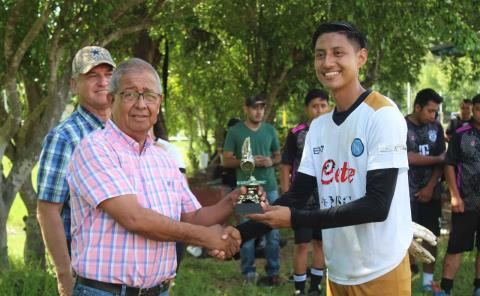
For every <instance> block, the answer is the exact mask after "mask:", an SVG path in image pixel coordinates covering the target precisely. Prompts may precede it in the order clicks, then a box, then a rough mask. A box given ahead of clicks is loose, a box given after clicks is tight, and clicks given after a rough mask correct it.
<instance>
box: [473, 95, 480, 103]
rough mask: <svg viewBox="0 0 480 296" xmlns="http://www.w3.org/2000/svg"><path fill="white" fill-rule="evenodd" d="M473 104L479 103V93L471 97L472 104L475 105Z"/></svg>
mask: <svg viewBox="0 0 480 296" xmlns="http://www.w3.org/2000/svg"><path fill="white" fill-rule="evenodd" d="M475 104H480V94H478V95H476V96H474V97H473V98H472V105H475Z"/></svg>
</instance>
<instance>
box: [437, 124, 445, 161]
mask: <svg viewBox="0 0 480 296" xmlns="http://www.w3.org/2000/svg"><path fill="white" fill-rule="evenodd" d="M437 123H438V132H437V139H438V142H439V143H438V146H437V147H438V150H437V151H435V152H436V154H435V155H440V154H442V153H443V152H445V150H447V146H446V144H445V136H444V135H443V127H442V125H441V124H440V122H437Z"/></svg>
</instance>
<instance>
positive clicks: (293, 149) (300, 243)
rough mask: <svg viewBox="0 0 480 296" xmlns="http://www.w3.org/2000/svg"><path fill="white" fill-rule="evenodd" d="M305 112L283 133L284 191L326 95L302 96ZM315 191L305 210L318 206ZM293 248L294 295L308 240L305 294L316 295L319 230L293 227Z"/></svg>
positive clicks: (300, 288)
mask: <svg viewBox="0 0 480 296" xmlns="http://www.w3.org/2000/svg"><path fill="white" fill-rule="evenodd" d="M304 105H305V114H306V115H307V121H306V122H303V123H300V124H298V125H297V126H295V127H294V128H292V129H291V130H290V131H289V132H288V135H287V139H286V141H285V146H284V147H283V151H282V161H281V165H280V188H281V190H282V193H285V192H287V191H288V189H289V188H290V184H291V181H293V180H294V179H295V175H296V173H297V170H298V167H299V165H300V161H301V160H302V153H303V148H304V146H305V138H306V136H307V132H308V129H309V127H310V124H311V122H312V120H313V119H315V118H317V117H318V116H320V115H322V114H324V113H326V112H327V111H328V95H327V94H326V93H325V92H324V91H321V90H318V89H312V90H310V91H309V92H308V93H307V95H306V96H305V102H304ZM319 207H320V204H319V200H318V191H317V190H315V192H314V194H312V196H311V197H310V199H309V200H308V202H307V205H306V207H305V209H307V210H316V209H319ZM294 234H295V247H294V255H293V256H294V257H293V268H294V275H293V281H294V286H295V295H305V284H306V281H307V262H308V243H310V242H312V247H313V258H312V259H313V260H312V265H313V266H312V268H311V269H310V271H311V274H310V276H311V284H310V289H309V295H310V296H314V295H320V294H321V289H322V286H321V285H320V284H321V282H322V277H323V270H324V268H325V260H324V258H323V250H322V231H321V230H315V229H312V228H302V229H296V230H294Z"/></svg>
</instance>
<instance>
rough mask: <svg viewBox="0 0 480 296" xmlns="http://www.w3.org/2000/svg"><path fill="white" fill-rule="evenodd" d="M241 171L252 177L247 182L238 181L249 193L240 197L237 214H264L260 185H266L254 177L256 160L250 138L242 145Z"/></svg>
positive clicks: (236, 206) (236, 208) (236, 209)
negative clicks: (259, 191)
mask: <svg viewBox="0 0 480 296" xmlns="http://www.w3.org/2000/svg"><path fill="white" fill-rule="evenodd" d="M240 169H241V170H242V171H244V172H245V173H247V174H250V177H249V178H248V180H246V181H237V185H238V186H245V187H247V193H246V194H241V195H240V198H239V199H238V202H237V204H236V205H235V212H236V213H237V214H241V215H245V214H256V213H263V209H262V206H261V205H260V196H259V195H258V189H259V185H261V184H265V181H260V180H257V179H255V177H254V176H253V175H252V174H253V171H254V170H255V160H254V159H253V155H252V149H251V146H250V137H247V138H246V139H245V141H244V142H243V145H242V159H241V160H240Z"/></svg>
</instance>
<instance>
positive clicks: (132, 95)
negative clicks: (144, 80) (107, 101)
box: [119, 90, 161, 105]
mask: <svg viewBox="0 0 480 296" xmlns="http://www.w3.org/2000/svg"><path fill="white" fill-rule="evenodd" d="M119 95H120V96H121V97H122V100H123V101H124V102H125V103H134V104H136V103H137V102H138V100H139V99H140V96H142V97H143V100H144V101H145V104H147V105H151V104H156V103H158V98H159V97H160V96H161V94H158V93H156V92H153V91H144V92H143V93H140V92H138V91H136V90H125V91H122V92H121V93H119Z"/></svg>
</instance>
